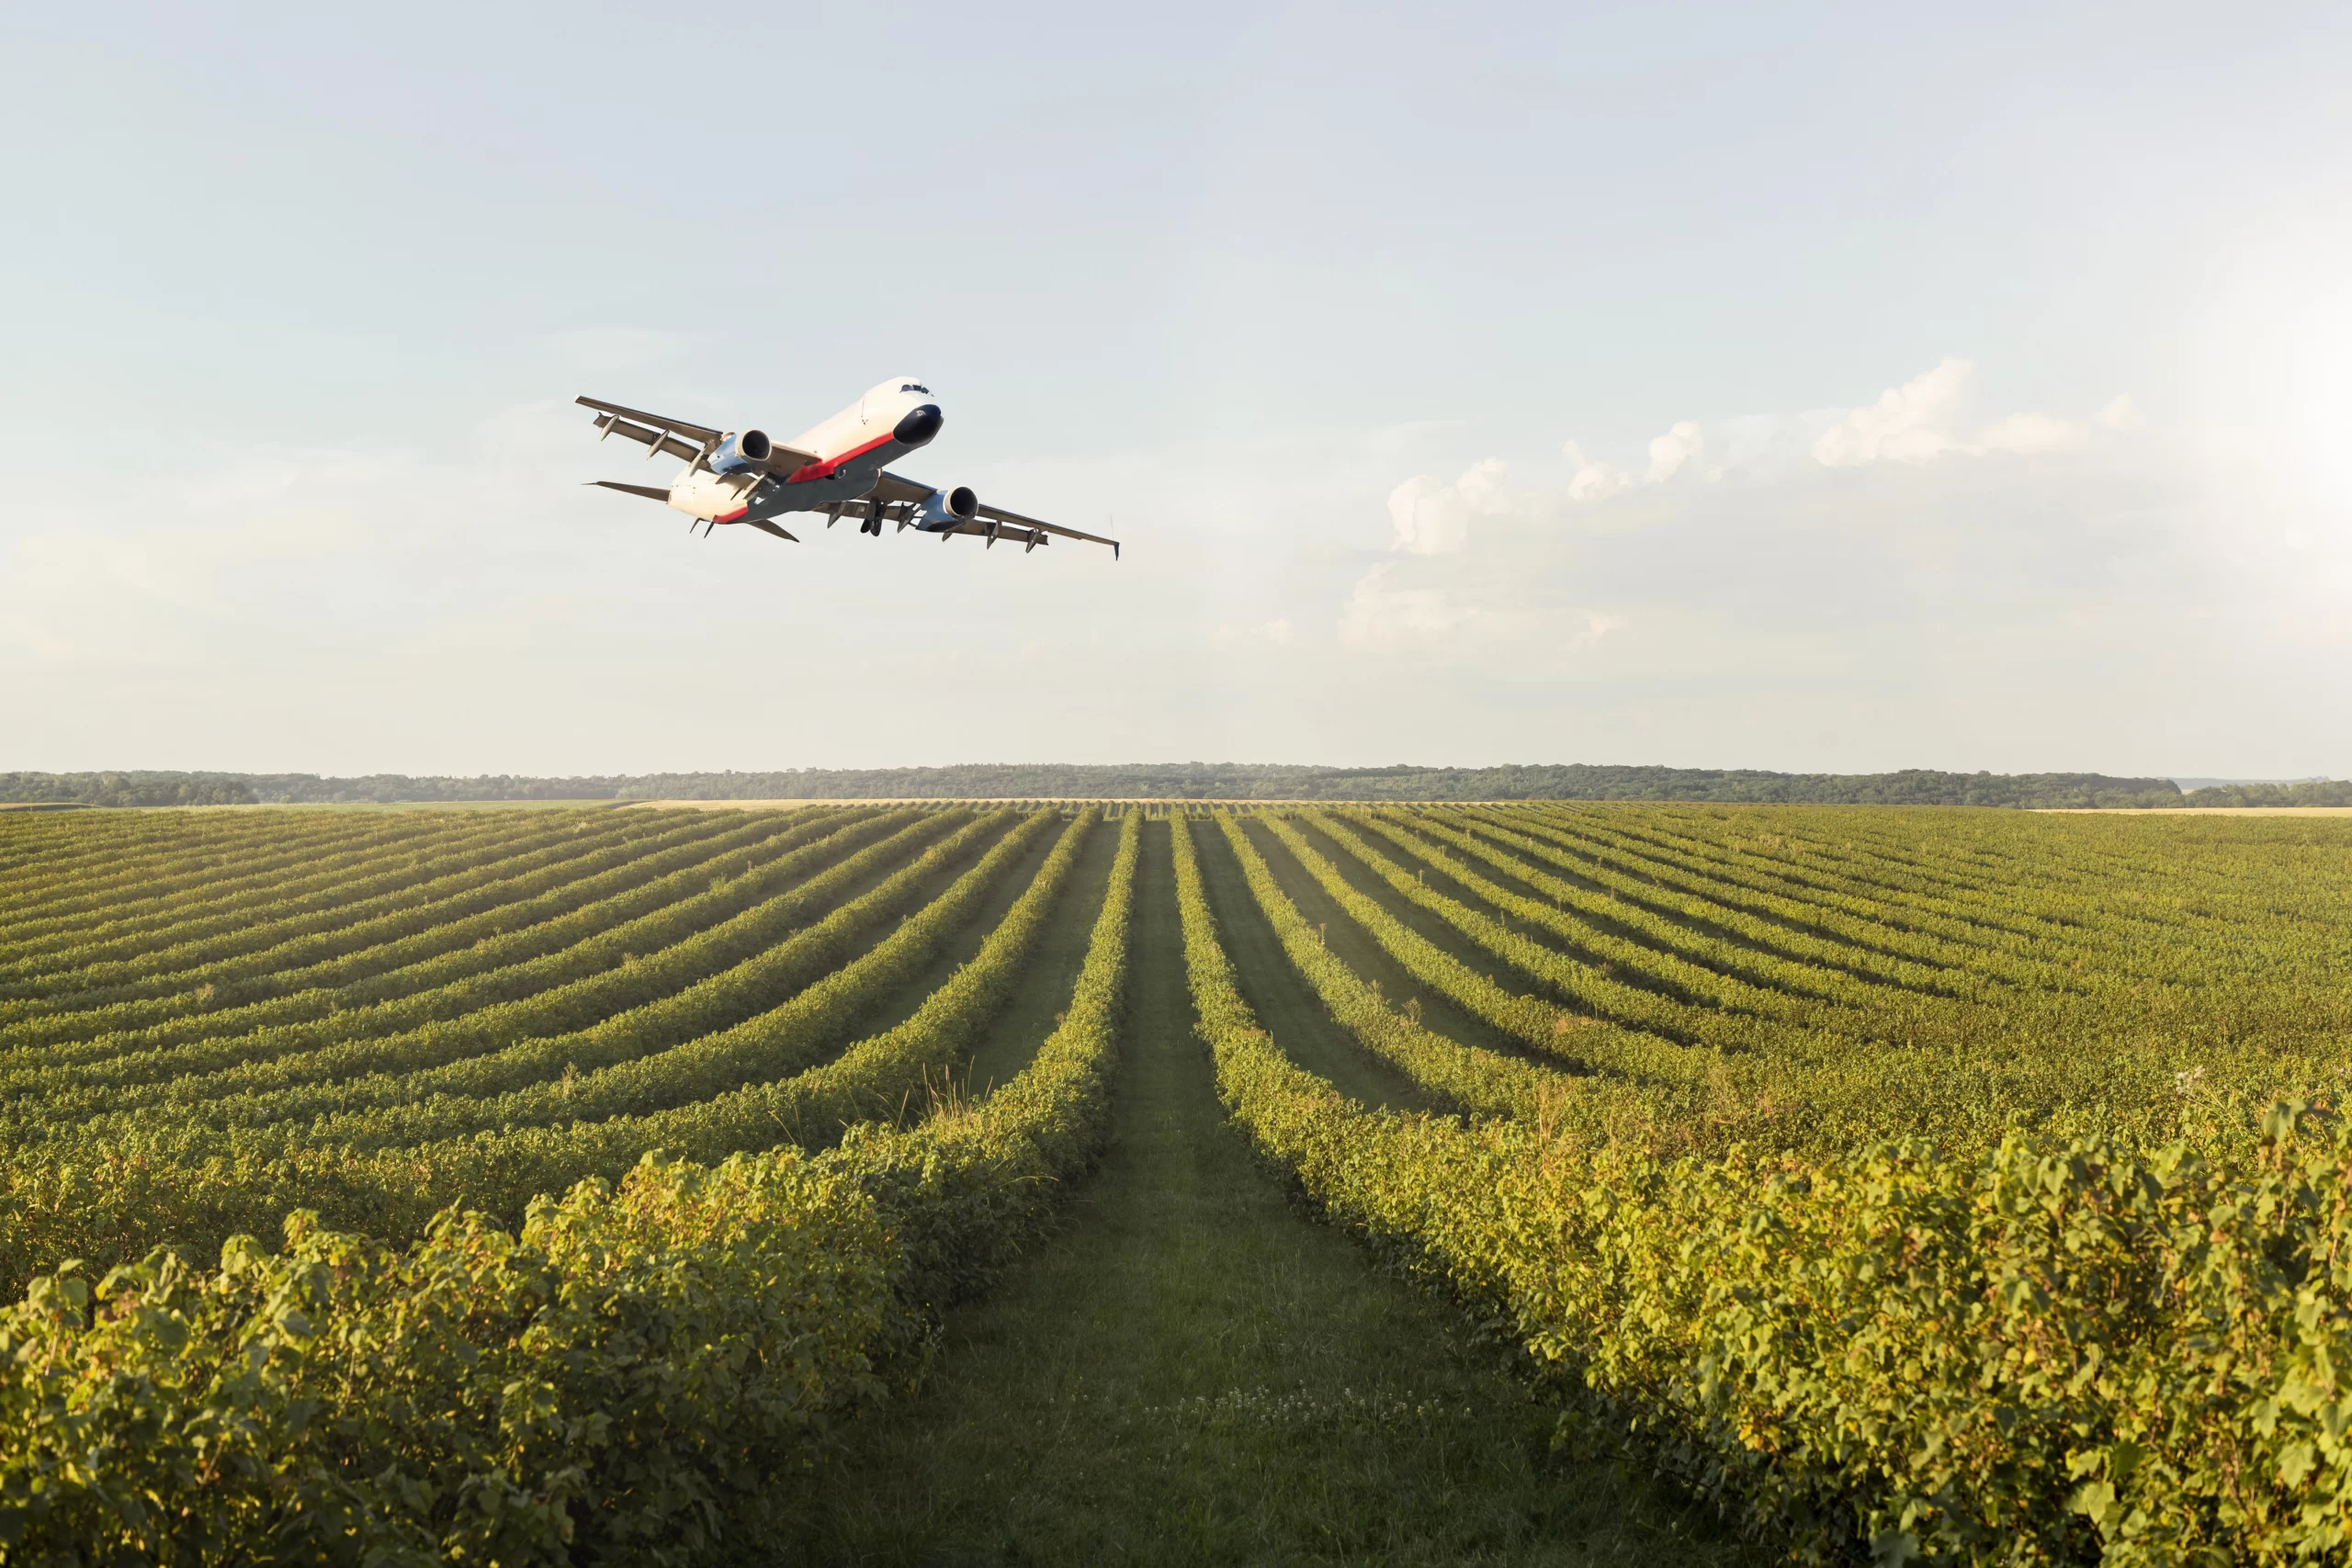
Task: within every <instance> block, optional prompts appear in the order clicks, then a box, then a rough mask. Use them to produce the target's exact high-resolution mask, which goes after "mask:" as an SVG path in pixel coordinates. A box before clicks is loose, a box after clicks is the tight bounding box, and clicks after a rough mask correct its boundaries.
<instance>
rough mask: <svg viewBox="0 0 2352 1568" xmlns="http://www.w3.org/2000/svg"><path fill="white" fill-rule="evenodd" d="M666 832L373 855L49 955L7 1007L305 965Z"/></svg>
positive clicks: (487, 904) (418, 927)
mask: <svg viewBox="0 0 2352 1568" xmlns="http://www.w3.org/2000/svg"><path fill="white" fill-rule="evenodd" d="M669 826H670V825H669V824H659V825H657V826H655V827H654V829H653V831H652V832H650V833H631V834H629V835H627V836H626V837H624V836H623V835H619V834H604V833H599V834H595V835H593V836H592V835H579V834H567V833H562V832H560V831H549V832H542V833H534V834H531V835H529V836H528V837H526V838H524V839H522V840H516V839H515V838H513V837H511V836H506V835H501V834H497V833H486V834H484V835H483V836H482V838H481V840H475V841H470V842H468V843H465V844H462V845H459V846H454V849H455V852H453V853H451V854H449V855H447V856H444V857H440V858H438V859H435V860H432V861H427V862H424V863H419V862H418V861H416V860H415V859H414V857H412V856H409V855H406V854H393V855H388V856H383V857H370V858H369V859H368V860H367V861H365V862H363V863H360V864H358V865H356V866H355V867H353V868H351V869H352V872H353V874H352V875H350V876H347V877H345V878H344V879H342V880H340V881H338V882H336V883H334V885H333V886H328V887H324V888H322V889H320V890H319V891H318V892H316V893H314V894H312V895H311V896H308V897H288V898H284V899H277V900H272V901H271V902H270V904H269V908H268V909H267V911H266V914H262V913H257V912H255V911H253V910H243V909H240V910H232V911H230V912H227V913H223V914H219V915H215V916H214V917H212V918H210V919H203V920H193V921H183V922H180V923H177V924H175V925H173V926H170V927H168V928H165V929H164V931H160V932H143V933H139V934H138V935H137V936H135V937H132V938H125V939H119V940H116V939H109V940H107V941H103V942H93V943H91V944H89V945H86V946H80V947H76V948H74V949H73V950H71V951H69V952H64V953H55V954H51V955H50V957H49V960H48V961H49V962H50V964H51V967H50V968H49V969H47V970H46V971H45V972H42V973H39V974H30V975H27V976H24V977H22V978H20V979H18V980H17V982H16V983H15V984H14V985H13V986H12V987H11V991H12V996H11V998H10V999H11V1002H12V1004H13V1007H12V1011H13V1012H14V1013H15V1015H16V1016H18V1017H23V1016H29V1015H31V1014H33V1013H34V1012H36V1011H39V1010H55V1009H57V1008H59V1007H66V1008H71V1007H75V1006H82V1005H103V1004H104V1003H106V1002H108V1001H114V1000H127V999H130V998H135V997H139V996H151V995H155V994H158V992H161V991H166V990H170V989H174V988H184V989H191V990H192V989H195V988H196V987H199V986H202V985H204V984H206V983H207V982H214V983H217V982H219V981H221V980H232V979H237V978H242V977H243V976H247V975H253V974H266V973H270V972H274V971H277V970H281V969H288V968H294V967H298V966H300V965H303V964H313V963H316V962H318V961H319V960H321V959H322V958H328V957H334V956H337V955H339V954H341V953H347V952H351V951H354V950H356V949H359V948H364V947H367V946H369V945H371V944H372V943H374V942H378V941H382V940H385V939H386V938H388V937H391V936H402V935H408V934H410V933H412V932H416V931H431V930H432V929H433V928H435V926H437V925H441V924H444V923H446V922H447V921H448V920H450V919H461V918H463V917H464V916H467V915H471V914H475V913H478V912H480V911H481V910H482V909H484V908H491V907H492V906H494V905H495V904H496V903H497V902H498V901H499V899H500V897H502V895H503V894H504V893H505V891H506V888H505V886H504V884H505V883H506V882H508V881H509V880H511V879H513V878H515V877H517V876H525V877H527V876H529V875H531V874H534V873H538V872H542V871H555V872H556V873H557V874H559V875H560V868H562V867H563V866H565V865H566V864H567V863H571V862H573V861H575V860H577V859H578V858H579V856H580V855H581V853H582V840H583V839H585V840H587V843H586V848H587V850H588V852H591V853H593V852H594V851H595V850H596V849H599V848H603V847H605V844H606V843H611V842H618V843H623V844H626V843H628V840H638V841H639V844H642V843H644V842H646V841H648V840H654V839H656V838H657V837H659V836H666V835H663V834H662V829H663V828H667V827H669ZM686 830H687V831H693V830H694V829H693V828H691V827H689V828H688V829H686ZM701 830H702V831H703V832H707V831H709V830H710V829H709V828H708V827H704V828H702V829H701ZM551 885H552V883H551V882H545V883H542V885H541V886H551ZM536 890H537V889H534V891H536ZM141 982H145V984H143V985H142V984H141ZM85 997H86V998H87V1001H86V1002H85V1001H83V1000H82V999H81V998H85ZM42 1003H46V1004H47V1006H46V1008H43V1007H41V1006H40V1004H42Z"/></svg>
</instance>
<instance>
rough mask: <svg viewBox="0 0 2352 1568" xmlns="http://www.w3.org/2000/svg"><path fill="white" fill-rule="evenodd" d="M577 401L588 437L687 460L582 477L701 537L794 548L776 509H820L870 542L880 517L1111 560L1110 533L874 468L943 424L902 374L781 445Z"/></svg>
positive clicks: (933, 405) (1113, 543)
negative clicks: (633, 479) (752, 531)
mask: <svg viewBox="0 0 2352 1568" xmlns="http://www.w3.org/2000/svg"><path fill="white" fill-rule="evenodd" d="M577 401H578V402H579V403H580V404H581V405H582V407H584V408H590V409H594V410H595V411H596V413H597V419H596V428H597V429H598V430H599V431H601V432H602V433H603V434H600V435H598V436H597V437H596V439H597V440H599V441H602V440H603V439H604V438H605V436H606V435H619V436H625V437H627V438H628V440H631V441H635V442H638V443H639V444H640V445H642V446H644V447H645V448H646V452H645V455H646V457H649V458H650V457H661V456H662V455H663V454H665V453H666V454H667V455H669V456H670V457H683V458H684V459H685V460H686V469H685V472H684V473H682V474H680V475H679V476H678V478H677V479H676V480H675V482H673V484H671V485H670V486H669V487H668V488H667V489H662V488H660V487H658V486H654V485H632V484H622V483H620V482H619V481H617V480H615V479H591V480H589V481H588V482H589V483H590V484H592V485H596V486H601V487H602V488H604V489H605V490H616V491H622V492H624V493H625V494H628V495H641V496H643V497H645V498H646V499H647V500H649V501H660V502H667V503H668V504H670V505H671V506H673V507H675V508H677V509H678V510H679V511H680V512H683V513H686V515H687V516H688V517H689V518H690V519H692V520H693V521H690V522H688V523H687V525H686V531H687V532H688V533H692V532H693V531H694V528H695V523H696V522H699V523H700V524H701V525H703V536H704V537H706V538H707V537H709V536H710V535H711V533H712V532H713V531H714V530H716V529H717V528H718V527H719V526H720V525H722V524H728V525H731V524H737V523H741V524H743V525H746V526H748V527H752V528H757V529H759V530H760V531H761V532H763V533H767V534H773V535H775V536H776V537H777V538H779V539H789V540H791V541H792V542H793V543H794V544H798V543H799V542H800V541H799V539H798V538H797V537H796V536H793V535H791V534H787V533H786V532H785V531H784V530H783V529H782V528H780V527H778V526H777V525H775V523H774V522H773V521H772V519H774V518H775V517H778V516H781V515H782V514H783V513H787V512H820V513H824V516H825V526H826V527H828V528H830V527H831V526H832V525H834V524H836V523H838V522H840V521H841V520H842V518H844V517H854V518H856V519H857V531H858V532H859V533H861V534H871V535H873V536H875V537H876V538H877V539H878V538H880V537H881V536H882V525H883V524H885V523H896V524H897V525H899V530H900V531H902V532H903V531H904V530H906V529H908V528H910V527H911V528H914V529H917V530H919V531H920V532H922V533H925V534H936V535H938V536H940V538H941V539H942V540H946V539H952V538H954V537H955V536H956V535H958V534H971V535H976V536H978V537H981V538H984V539H986V540H987V541H988V545H987V548H989V549H994V548H995V547H996V542H997V541H998V540H999V539H1006V540H1010V541H1011V542H1012V543H1013V544H1016V545H1019V546H1020V547H1022V554H1023V555H1026V554H1028V553H1029V552H1030V551H1031V550H1034V549H1035V548H1036V547H1038V546H1039V545H1044V544H1050V543H1052V542H1053V540H1054V539H1055V538H1056V537H1060V538H1065V539H1084V540H1086V541H1087V542H1088V543H1090V544H1096V545H1108V546H1110V547H1111V558H1112V559H1113V560H1116V559H1118V558H1119V541H1118V540H1116V539H1106V538H1104V537H1103V536H1101V535H1100V534H1081V533H1080V532H1079V531H1078V530H1077V529H1075V528H1065V527H1063V526H1061V525H1059V524H1057V523H1041V522H1039V521H1038V520H1037V519H1036V518H1035V517H1023V516H1022V515H1021V514H1020V513H1017V512H1007V511H1005V510H1004V509H1003V508H1002V507H1001V506H990V505H989V504H987V503H986V502H982V501H981V500H980V498H979V497H978V496H977V495H974V494H973V493H972V491H971V487H969V486H968V485H957V486H956V487H955V488H953V489H950V490H942V489H940V488H939V487H937V486H935V485H927V484H922V483H921V482H919V481H917V480H914V479H907V478H905V477H904V476H902V475H899V474H894V473H891V472H890V471H889V470H888V468H886V467H885V466H884V465H886V464H888V463H892V462H895V461H897V460H898V459H899V458H900V457H904V456H905V455H906V454H908V453H910V452H915V451H920V450H921V449H922V448H923V447H925V446H929V445H931V442H932V439H933V437H934V436H936V435H937V434H939V427H940V425H941V424H942V423H944V418H943V416H942V415H941V413H940V412H939V404H938V403H937V402H936V401H935V400H933V396H932V390H931V389H930V388H928V387H926V386H924V385H923V384H922V382H921V381H919V380H917V379H915V378H913V377H911V376H894V377H892V378H890V379H888V381H884V382H881V383H879V384H877V385H876V386H875V387H874V388H872V389H870V390H868V391H867V392H866V394H865V396H864V397H862V398H860V399H859V400H857V401H855V402H854V403H852V404H850V406H849V407H847V408H845V409H843V410H842V412H839V413H837V414H835V415H833V417H832V418H831V419H829V420H826V421H825V422H824V423H821V424H819V425H817V426H815V427H813V428H811V429H810V430H809V431H808V432H807V433H805V434H800V435H796V436H794V437H793V438H792V440H791V441H790V442H788V443H787V442H783V441H774V440H771V439H769V437H768V435H767V434H766V433H765V432H763V431H758V430H740V431H738V430H712V429H710V428H709V427H708V426H707V425H700V424H689V423H686V422H685V421H684V420H682V419H669V418H665V417H664V416H662V415H661V414H655V413H647V412H644V411H643V410H641V409H632V408H623V407H622V406H621V405H620V404H618V403H606V402H599V401H597V400H595V399H594V398H581V399H578V400H577Z"/></svg>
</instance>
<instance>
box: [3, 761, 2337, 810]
mask: <svg viewBox="0 0 2352 1568" xmlns="http://www.w3.org/2000/svg"><path fill="white" fill-rule="evenodd" d="M893 795H917V796H944V797H948V798H955V799H967V800H969V799H1003V798H1030V799H1040V798H1043V799H1052V798H1062V799H1070V798H1081V799H1159V800H1169V799H1174V800H1679V801H1712V802H1723V803H1735V802H1745V803H1753V804H1770V805H1809V806H1992V807H2093V806H2095V807H2155V806H2172V807H2179V806H2352V783H2346V782H2343V781H2340V780H2324V781H2314V782H2308V783H2302V784H2230V785H2224V786H2220V787H2216V788H2210V789H2199V790H2192V791H2189V792H2188V793H2187V794H2184V793H2182V791H2181V790H2180V789H2179V788H2178V787H2177V785H2175V784H2173V782H2172V781H2171V780H2170V779H2126V778H2111V777H2109V776H2108V775H2107V774H2105V773H1936V772H1933V771H1931V770H1928V769H1924V768H1909V769H1905V770H1904V771H1903V772H1901V773H1761V772H1758V771H1756V770H1753V769H1746V768H1740V769H1714V768H1640V767H1600V766H1589V765H1587V764H1583V763H1570V764H1561V765H1530V766H1511V767H1501V768H1420V767H1413V766H1410V765H1408V764H1404V763H1398V764H1397V765H1395V766H1391V767H1385V768H1311V767H1303V766H1296V765H1292V764H1287V763H1279V762H1168V763H1121V764H1115V765H1081V764H1075V763H1054V762H1043V763H1035V764H1025V763H966V764H963V765H960V766H956V767H948V768H795V769H790V770H787V771H786V772H784V773H638V774H628V775H619V776H614V777H607V778H564V779H541V778H524V777H519V776H516V775H515V774H510V773H497V774H483V775H481V777H478V778H412V777H409V776H408V775H406V774H404V773H370V774H368V775H367V776H365V777H361V778H322V777H320V776H318V775H317V774H315V773H143V772H130V773H0V805H10V806H255V805H267V804H359V803H371V802H372V803H378V804H384V805H391V804H396V803H401V802H430V801H479V800H515V801H527V800H788V799H814V800H869V799H874V798H876V797H888V796H893Z"/></svg>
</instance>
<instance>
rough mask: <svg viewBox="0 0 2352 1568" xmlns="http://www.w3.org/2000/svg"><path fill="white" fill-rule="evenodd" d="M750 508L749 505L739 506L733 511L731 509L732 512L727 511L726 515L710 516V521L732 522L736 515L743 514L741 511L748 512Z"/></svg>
mask: <svg viewBox="0 0 2352 1568" xmlns="http://www.w3.org/2000/svg"><path fill="white" fill-rule="evenodd" d="M751 510H752V509H751V508H750V507H748V506H739V507H737V508H736V509H735V510H734V511H732V512H730V513H728V514H727V515H726V516H724V517H714V518H712V519H711V521H712V522H713V523H732V522H734V521H735V519H737V518H738V517H741V516H742V515H743V513H746V512H749V511H751Z"/></svg>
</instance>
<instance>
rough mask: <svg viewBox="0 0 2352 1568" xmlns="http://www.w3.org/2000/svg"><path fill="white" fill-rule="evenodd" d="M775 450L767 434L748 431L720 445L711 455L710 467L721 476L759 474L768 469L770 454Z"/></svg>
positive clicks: (731, 437)
mask: <svg viewBox="0 0 2352 1568" xmlns="http://www.w3.org/2000/svg"><path fill="white" fill-rule="evenodd" d="M774 450H775V446H773V445H772V444H771V443H770V442H769V440H768V437H767V432H765V431H763V430H746V431H744V432H743V433H741V434H739V435H729V437H727V439H725V440H724V441H721V442H720V443H719V444H718V446H717V448H716V449H714V450H713V451H712V453H711V454H710V467H711V469H712V471H713V472H715V473H721V474H748V473H754V472H759V471H762V470H764V469H765V468H767V466H768V454H769V453H770V452H772V451H774Z"/></svg>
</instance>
